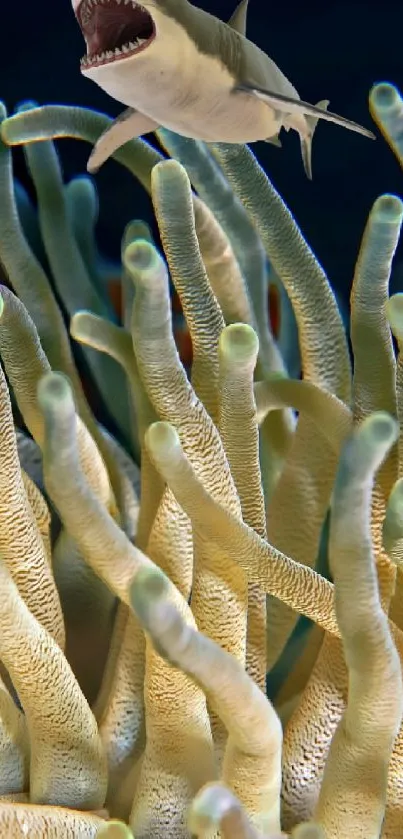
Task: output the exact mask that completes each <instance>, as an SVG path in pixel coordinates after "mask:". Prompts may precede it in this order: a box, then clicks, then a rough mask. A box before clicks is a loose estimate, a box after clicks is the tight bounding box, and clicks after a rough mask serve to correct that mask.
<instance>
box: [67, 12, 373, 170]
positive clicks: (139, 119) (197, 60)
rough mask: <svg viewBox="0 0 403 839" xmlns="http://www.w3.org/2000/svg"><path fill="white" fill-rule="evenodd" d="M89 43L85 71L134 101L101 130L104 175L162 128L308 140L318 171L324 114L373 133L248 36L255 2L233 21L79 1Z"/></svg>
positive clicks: (239, 139)
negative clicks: (318, 97)
mask: <svg viewBox="0 0 403 839" xmlns="http://www.w3.org/2000/svg"><path fill="white" fill-rule="evenodd" d="M72 5H73V10H74V13H75V16H76V18H77V21H78V23H79V26H80V28H81V31H82V34H83V36H84V40H85V43H86V55H84V57H83V58H82V59H81V65H80V66H81V72H82V73H83V75H84V76H85V77H87V78H89V79H91V80H92V81H94V82H95V83H96V84H97V85H99V87H101V88H102V89H103V90H104V91H105V92H106V93H107V94H109V96H111V97H112V98H114V99H115V100H117V101H118V102H120V103H121V104H123V105H125V106H126V109H125V110H124V111H123V112H122V113H121V114H120V115H119V116H118V117H117V119H116V120H114V121H112V123H111V124H110V126H109V127H108V129H107V130H106V131H105V132H104V133H103V134H102V135H101V136H100V137H99V139H98V141H97V142H96V144H95V146H94V148H93V151H92V154H91V155H90V158H89V161H88V170H89V171H90V172H95V171H96V170H97V169H99V167H100V166H101V165H102V164H103V163H104V162H105V161H106V160H107V159H108V158H109V157H110V156H111V155H112V154H113V153H114V152H115V151H116V150H117V149H118V148H120V146H122V145H124V144H125V143H126V142H128V141H129V140H131V139H132V138H134V137H140V136H142V135H144V134H147V133H149V132H152V131H155V130H156V129H158V128H160V127H163V128H167V129H170V130H171V131H174V132H176V133H177V134H180V135H182V136H184V137H188V138H192V139H195V140H202V141H204V142H207V143H220V142H222V143H254V142H257V141H259V140H263V141H266V142H271V143H273V144H275V145H281V140H280V138H279V133H280V130H281V129H282V128H283V129H285V130H286V131H289V130H290V129H293V130H294V131H296V132H297V133H298V135H299V138H300V143H301V151H302V159H303V164H304V168H305V172H306V174H307V176H308V177H309V178H312V163H311V148H312V137H313V134H314V131H315V128H316V125H317V123H318V120H320V119H323V120H327V121H329V122H333V123H336V124H337V125H340V126H343V127H344V128H347V129H349V130H351V131H356V132H358V133H359V134H362V135H364V136H365V137H370V138H373V139H374V138H375V135H374V134H373V133H372V131H370V130H368V129H367V128H364V127H363V126H361V125H359V124H358V123H356V122H353V121H351V120H349V119H347V118H345V117H343V116H339V115H338V114H334V113H332V112H331V111H329V110H328V105H329V102H328V100H322V101H321V102H318V103H317V104H316V105H311V104H309V103H308V102H304V101H303V100H302V99H301V98H300V96H299V94H298V92H297V90H296V89H295V87H294V86H293V85H292V84H291V82H290V81H289V80H288V79H287V77H286V76H285V75H284V73H282V71H281V70H280V69H279V67H277V65H276V64H275V62H274V61H273V60H272V59H271V58H269V56H268V55H266V53H265V52H263V51H262V50H261V49H260V48H259V47H258V46H257V45H256V44H254V43H253V42H252V41H250V40H249V39H248V38H247V37H246V22H247V11H248V0H241V2H240V3H239V5H238V6H237V8H236V9H235V11H234V13H233V15H232V17H231V19H230V20H229V21H228V22H227V23H225V22H224V21H222V20H220V19H218V18H217V17H215V16H214V15H211V14H210V13H208V12H206V11H204V10H203V9H201V8H199V7H197V6H194V5H192V4H191V3H190V2H188V0H142V2H141V3H138V2H137V0H72Z"/></svg>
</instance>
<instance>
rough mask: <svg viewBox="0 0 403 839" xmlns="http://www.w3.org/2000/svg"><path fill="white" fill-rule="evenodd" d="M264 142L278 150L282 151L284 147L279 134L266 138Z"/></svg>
mask: <svg viewBox="0 0 403 839" xmlns="http://www.w3.org/2000/svg"><path fill="white" fill-rule="evenodd" d="M264 142H265V143H270V144H271V145H272V146H277V148H278V149H281V148H282V146H283V144H282V142H281V140H280V137H279V136H278V134H275V135H274V137H266V139H265V140H264Z"/></svg>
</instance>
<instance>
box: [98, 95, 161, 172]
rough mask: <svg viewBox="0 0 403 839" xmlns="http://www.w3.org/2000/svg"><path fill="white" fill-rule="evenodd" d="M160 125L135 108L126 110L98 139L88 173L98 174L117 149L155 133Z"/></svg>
mask: <svg viewBox="0 0 403 839" xmlns="http://www.w3.org/2000/svg"><path fill="white" fill-rule="evenodd" d="M157 128H159V125H158V124H157V123H156V122H154V120H153V119H151V118H150V117H148V116H146V115H145V114H141V113H140V112H139V111H136V110H135V109H134V108H126V110H125V111H122V113H121V114H119V116H118V117H116V119H114V120H113V122H112V123H111V125H109V126H108V128H107V129H106V130H105V131H104V132H103V133H102V134H101V136H100V137H98V140H97V142H96V143H95V146H94V148H93V150H92V152H91V154H90V157H89V159H88V163H87V170H88V172H92V173H93V172H97V171H98V169H99V168H100V167H101V166H102V165H103V164H104V163H105V161H106V160H108V157H110V156H111V155H112V154H113V153H114V152H115V151H116V150H117V149H120V147H121V146H123V145H124V144H125V143H127V142H128V141H129V140H133V138H134V137H141V135H142V134H148V133H149V131H155V130H156V129H157Z"/></svg>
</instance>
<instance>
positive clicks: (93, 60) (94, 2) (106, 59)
mask: <svg viewBox="0 0 403 839" xmlns="http://www.w3.org/2000/svg"><path fill="white" fill-rule="evenodd" d="M76 17H77V20H78V22H79V24H80V27H81V31H82V33H83V35H84V38H85V42H86V44H87V55H86V56H84V58H82V59H81V68H82V70H83V71H85V70H87V69H90V68H91V67H100V66H102V65H104V64H110V63H111V62H113V61H121V60H122V59H125V58H127V57H129V56H132V55H135V54H136V53H139V52H142V51H143V50H144V49H146V48H147V47H148V46H149V44H151V42H152V41H153V40H154V38H155V35H156V31H155V25H154V21H153V19H152V17H151V15H150V13H149V12H148V11H147V9H145V8H144V6H141V5H140V3H136V2H135V0H82V2H81V3H80V5H79V6H78V8H77V10H76Z"/></svg>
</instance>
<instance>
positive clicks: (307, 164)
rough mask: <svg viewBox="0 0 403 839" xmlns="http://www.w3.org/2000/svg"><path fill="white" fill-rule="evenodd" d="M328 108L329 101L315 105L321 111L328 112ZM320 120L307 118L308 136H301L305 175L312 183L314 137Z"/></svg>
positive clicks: (324, 100)
mask: <svg viewBox="0 0 403 839" xmlns="http://www.w3.org/2000/svg"><path fill="white" fill-rule="evenodd" d="M328 107H329V100H328V99H321V101H320V102H317V103H316V105H315V108H319V109H320V110H321V111H326V109H327V108H328ZM319 119H320V117H312V116H305V122H306V126H307V129H308V131H307V133H306V134H300V135H299V139H300V143H301V154H302V162H303V164H304V169H305V174H306V176H307V178H309V180H310V181H311V180H312V137H313V135H314V132H315V128H316V126H317V124H318V121H319Z"/></svg>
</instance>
